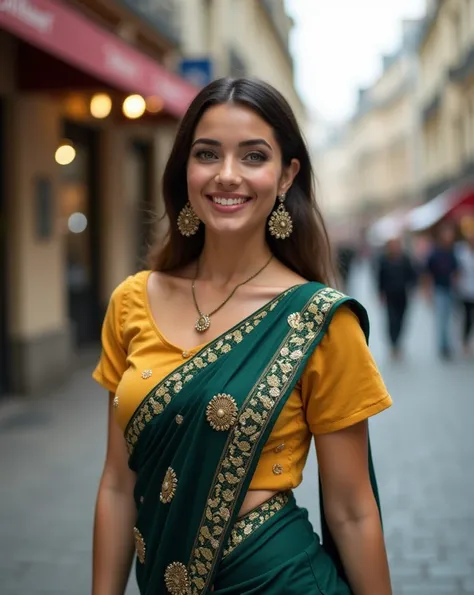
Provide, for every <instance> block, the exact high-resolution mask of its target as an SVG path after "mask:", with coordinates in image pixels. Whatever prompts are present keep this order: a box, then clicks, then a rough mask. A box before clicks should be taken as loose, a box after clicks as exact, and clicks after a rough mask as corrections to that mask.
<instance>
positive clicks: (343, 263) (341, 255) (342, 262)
mask: <svg viewBox="0 0 474 595" xmlns="http://www.w3.org/2000/svg"><path fill="white" fill-rule="evenodd" d="M355 257H356V250H355V248H354V247H353V246H351V245H349V244H341V245H339V246H338V247H337V249H336V258H337V269H338V272H339V277H340V279H341V283H342V288H343V291H347V286H348V282H349V277H350V274H351V271H352V265H353V262H354V259H355Z"/></svg>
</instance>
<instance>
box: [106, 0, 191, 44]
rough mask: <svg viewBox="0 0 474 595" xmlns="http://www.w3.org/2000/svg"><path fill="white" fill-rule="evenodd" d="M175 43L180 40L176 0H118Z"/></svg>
mask: <svg viewBox="0 0 474 595" xmlns="http://www.w3.org/2000/svg"><path fill="white" fill-rule="evenodd" d="M116 1H117V3H118V4H121V5H122V6H125V7H126V8H127V9H128V10H130V11H131V12H133V13H134V14H135V15H136V16H137V17H139V18H140V19H142V20H143V21H145V22H146V23H147V24H148V25H150V26H151V27H153V28H154V29H156V31H157V32H158V33H159V34H160V35H161V36H163V37H165V38H166V39H168V40H169V41H171V42H172V43H174V44H178V43H179V41H180V28H179V17H178V7H177V6H176V0H116Z"/></svg>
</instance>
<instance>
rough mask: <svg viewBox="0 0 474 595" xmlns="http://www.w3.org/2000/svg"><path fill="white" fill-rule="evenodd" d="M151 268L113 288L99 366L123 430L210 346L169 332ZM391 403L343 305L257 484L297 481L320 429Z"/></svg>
mask: <svg viewBox="0 0 474 595" xmlns="http://www.w3.org/2000/svg"><path fill="white" fill-rule="evenodd" d="M149 274H150V271H143V272H140V273H138V274H136V275H134V276H131V277H128V279H126V280H125V281H124V282H123V283H122V284H121V285H119V286H118V287H117V288H116V289H115V291H114V292H113V294H112V297H111V299H110V302H109V306H108V309H107V313H106V316H105V320H104V325H103V329H102V354H101V357H100V360H99V363H98V365H97V367H96V369H95V370H94V372H93V378H94V379H95V380H96V381H97V382H98V383H99V384H100V385H102V386H103V387H104V388H105V389H106V390H108V391H110V392H112V393H114V394H115V395H116V397H117V401H118V405H117V407H116V409H115V412H116V416H117V422H118V424H119V426H120V427H121V428H122V430H123V431H125V428H126V426H127V423H128V421H129V420H130V418H131V417H132V415H133V413H134V411H135V409H136V408H137V407H138V405H139V404H140V402H141V401H142V400H143V399H144V398H145V396H146V395H147V394H148V393H149V391H150V390H151V389H152V388H153V387H154V386H155V385H156V384H158V383H159V382H160V381H161V380H162V379H163V378H165V377H166V376H168V375H169V374H170V373H171V372H172V371H173V370H174V369H175V368H177V367H178V366H180V365H181V364H182V363H183V360H185V359H187V358H189V357H191V356H192V355H194V353H196V352H197V351H198V349H202V346H200V348H196V349H193V350H189V351H182V350H180V349H179V348H178V347H176V346H175V345H172V344H171V343H169V342H168V341H167V340H166V338H165V337H164V336H163V335H162V334H161V332H160V330H159V328H158V327H157V326H156V324H155V322H154V320H153V317H152V315H151V310H150V306H149V302H148V297H147V290H146V287H147V279H148V276H149ZM391 404H392V401H391V398H390V396H389V394H388V393H387V389H386V388H385V385H384V383H383V381H382V378H381V376H380V374H379V372H378V370H377V367H376V365H375V362H374V360H373V358H372V355H371V353H370V351H369V349H368V347H367V343H366V340H365V337H364V334H363V331H362V329H361V327H360V325H359V321H358V319H357V317H356V315H355V314H354V313H353V312H352V311H351V310H350V309H349V308H348V307H345V306H342V307H341V308H339V310H338V311H337V312H336V314H335V315H334V318H333V320H332V321H331V323H330V325H329V328H328V330H327V332H326V335H325V337H324V338H323V340H322V341H321V343H320V344H319V346H318V347H317V348H316V350H315V351H314V353H313V355H312V356H311V358H310V360H309V362H308V364H307V366H306V369H305V371H304V373H303V375H302V378H301V380H300V382H299V383H298V384H297V386H296V387H295V389H294V390H293V392H292V394H291V395H290V397H289V399H288V401H287V403H286V404H285V406H284V408H283V410H282V412H281V413H280V416H279V418H278V420H277V422H276V424H275V426H274V428H273V431H272V433H271V435H270V437H269V439H268V442H267V444H266V445H265V447H264V449H263V452H262V455H261V457H260V460H259V463H258V466H257V469H256V471H255V474H254V477H253V479H252V482H251V485H250V489H251V490H287V489H290V488H295V487H297V486H298V485H299V484H300V483H301V481H302V473H303V467H304V465H305V462H306V458H307V455H308V450H309V446H310V443H311V436H312V435H313V434H323V433H327V432H334V431H337V430H341V429H343V428H346V427H348V426H350V425H352V424H355V423H357V422H360V421H362V420H364V419H367V418H368V417H370V416H372V415H375V414H376V413H379V412H380V411H383V410H384V409H386V408H388V407H390V405H391Z"/></svg>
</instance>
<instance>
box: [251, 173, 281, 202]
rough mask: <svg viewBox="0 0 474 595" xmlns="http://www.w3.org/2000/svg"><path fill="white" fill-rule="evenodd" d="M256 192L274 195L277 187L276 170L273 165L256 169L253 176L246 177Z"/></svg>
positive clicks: (262, 194) (263, 194)
mask: <svg viewBox="0 0 474 595" xmlns="http://www.w3.org/2000/svg"><path fill="white" fill-rule="evenodd" d="M248 180H249V182H250V183H251V184H252V186H253V188H254V190H255V191H256V192H257V194H259V195H261V196H262V197H263V196H266V195H271V196H272V197H274V196H275V195H276V192H277V188H278V172H276V171H275V169H274V168H273V167H269V168H262V169H260V170H257V171H256V172H255V174H254V175H253V176H249V177H248Z"/></svg>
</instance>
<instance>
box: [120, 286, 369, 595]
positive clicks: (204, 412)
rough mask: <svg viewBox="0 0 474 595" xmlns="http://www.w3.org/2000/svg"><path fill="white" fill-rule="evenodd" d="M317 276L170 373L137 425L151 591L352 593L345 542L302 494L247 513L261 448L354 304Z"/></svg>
mask: <svg viewBox="0 0 474 595" xmlns="http://www.w3.org/2000/svg"><path fill="white" fill-rule="evenodd" d="M346 302H347V303H349V305H350V306H351V307H352V308H353V309H354V310H355V311H356V313H357V314H358V315H359V318H360V320H361V324H362V326H363V327H364V330H366V331H368V324H367V317H366V314H365V311H364V310H363V308H362V307H361V306H359V305H358V304H357V303H356V302H354V301H353V300H350V299H349V298H347V297H346V296H344V295H343V294H341V293H339V292H338V291H335V290H333V289H329V288H327V287H324V286H322V285H319V284H317V283H307V284H305V285H300V286H297V287H294V288H291V289H289V290H288V291H286V292H285V293H283V294H282V295H280V296H278V297H277V298H276V299H275V300H273V301H272V302H271V303H270V304H268V305H267V306H265V307H264V308H262V309H261V310H259V311H258V312H256V313H255V314H254V315H252V316H250V317H249V318H247V319H245V320H244V321H243V322H242V323H240V324H239V325H237V326H236V327H234V328H233V329H231V330H230V331H228V332H227V333H225V334H224V335H222V336H221V337H218V338H217V339H216V340H214V341H212V342H211V343H210V344H208V345H207V346H206V347H205V348H204V349H202V350H201V351H200V352H199V353H197V354H196V355H195V356H194V357H193V358H192V359H190V360H188V361H187V362H186V363H185V364H183V365H182V366H181V367H180V368H178V369H177V370H175V371H174V372H173V373H171V374H170V375H169V376H168V377H167V378H165V379H164V380H163V381H161V382H160V383H159V384H158V385H157V386H156V387H154V389H153V390H152V391H151V392H150V393H149V394H148V395H147V396H146V398H145V399H144V400H143V402H142V403H141V404H140V406H139V407H138V408H137V410H136V411H135V413H134V415H133V417H132V419H131V420H130V423H129V424H128V426H127V429H126V432H125V437H126V440H127V444H128V448H129V452H130V467H131V468H132V469H133V470H134V471H135V472H136V474H137V483H136V489H135V500H136V504H137V509H138V517H137V523H136V528H135V542H136V549H137V558H138V560H137V572H136V574H137V581H138V585H139V588H140V592H141V594H142V595H159V594H168V593H170V594H171V595H198V594H204V593H208V592H210V589H211V587H213V588H214V592H215V593H216V594H222V595H224V594H228V595H244V594H255V595H257V594H260V593H268V594H269V595H277V594H282V595H283V594H285V595H289V594H291V593H295V594H296V593H324V594H325V595H345V594H349V593H350V590H349V588H348V587H347V585H346V583H345V582H344V581H343V578H341V577H342V574H341V573H342V568H341V567H340V564H339V560H338V556H337V550H336V548H335V547H334V544H333V542H332V540H331V538H330V534H329V532H328V531H327V528H326V525H325V523H324V508H323V509H322V514H323V545H321V544H320V543H319V538H318V537H317V536H316V535H315V534H314V532H313V530H312V528H311V525H310V524H309V522H308V519H307V514H306V511H305V510H303V509H300V508H298V506H297V505H296V503H295V501H294V498H293V496H292V494H291V493H282V494H278V495H277V496H275V497H274V498H272V499H271V500H270V501H269V502H267V503H265V504H264V505H262V506H261V507H258V509H256V510H255V511H252V512H251V513H250V514H249V515H246V517H244V518H243V519H238V518H237V515H238V512H239V510H240V507H241V505H242V503H243V500H244V498H245V495H246V492H247V489H248V487H249V485H250V482H251V479H252V475H253V473H254V471H255V468H256V466H257V463H258V460H259V457H260V453H261V451H262V449H263V446H264V445H265V443H266V441H267V439H268V437H269V435H270V433H271V431H272V428H273V426H274V424H275V422H276V420H277V418H278V415H279V413H280V411H281V410H282V408H283V407H284V405H285V403H286V400H287V399H288V397H289V395H290V394H291V392H292V390H293V388H294V386H295V384H296V382H297V381H298V379H299V378H300V376H301V374H302V373H303V370H304V367H305V364H306V361H307V359H308V357H309V356H310V355H311V353H312V352H313V350H314V349H315V348H316V347H317V345H318V344H319V342H320V341H321V339H322V338H323V336H324V333H325V331H326V329H327V326H328V324H329V322H330V320H331V318H332V315H333V314H334V312H335V310H336V309H337V308H338V307H339V306H340V305H341V304H343V303H346Z"/></svg>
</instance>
